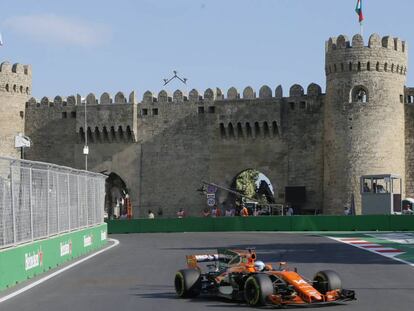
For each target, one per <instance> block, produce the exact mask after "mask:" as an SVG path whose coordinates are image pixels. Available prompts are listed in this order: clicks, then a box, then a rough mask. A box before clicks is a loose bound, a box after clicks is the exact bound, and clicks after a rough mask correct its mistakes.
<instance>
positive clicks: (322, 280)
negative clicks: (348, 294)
mask: <svg viewBox="0 0 414 311" xmlns="http://www.w3.org/2000/svg"><path fill="white" fill-rule="evenodd" d="M313 287H314V288H315V289H316V290H317V291H318V292H320V293H321V294H326V292H329V291H331V290H341V289H342V282H341V278H340V277H339V275H338V273H336V272H335V271H332V270H324V271H319V272H318V273H316V274H315V276H314V278H313Z"/></svg>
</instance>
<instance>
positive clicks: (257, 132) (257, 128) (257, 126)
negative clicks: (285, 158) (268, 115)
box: [254, 121, 261, 138]
mask: <svg viewBox="0 0 414 311" xmlns="http://www.w3.org/2000/svg"><path fill="white" fill-rule="evenodd" d="M260 132H261V130H260V124H259V122H257V121H256V122H254V137H255V138H258V137H259V136H260Z"/></svg>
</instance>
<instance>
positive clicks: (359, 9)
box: [355, 0, 364, 23]
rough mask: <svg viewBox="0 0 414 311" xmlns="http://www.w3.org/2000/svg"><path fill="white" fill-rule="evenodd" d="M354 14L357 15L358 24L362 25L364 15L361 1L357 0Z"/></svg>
mask: <svg viewBox="0 0 414 311" xmlns="http://www.w3.org/2000/svg"><path fill="white" fill-rule="evenodd" d="M355 12H356V13H357V14H358V17H359V22H360V23H362V21H363V20H364V14H363V13H362V0H357V4H356V7H355Z"/></svg>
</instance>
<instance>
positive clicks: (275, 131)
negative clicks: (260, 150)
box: [272, 121, 279, 137]
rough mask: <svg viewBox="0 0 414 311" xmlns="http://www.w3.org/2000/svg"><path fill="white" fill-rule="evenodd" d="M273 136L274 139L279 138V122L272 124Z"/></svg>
mask: <svg viewBox="0 0 414 311" xmlns="http://www.w3.org/2000/svg"><path fill="white" fill-rule="evenodd" d="M272 135H273V137H277V136H279V128H278V127H277V122H276V121H273V122H272Z"/></svg>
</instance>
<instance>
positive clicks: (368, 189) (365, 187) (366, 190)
mask: <svg viewBox="0 0 414 311" xmlns="http://www.w3.org/2000/svg"><path fill="white" fill-rule="evenodd" d="M364 192H371V189H370V188H369V187H368V183H366V182H365V183H364Z"/></svg>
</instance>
